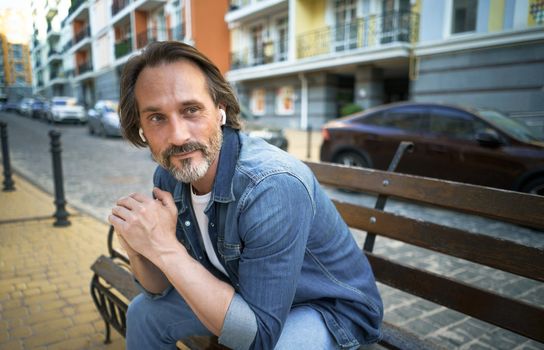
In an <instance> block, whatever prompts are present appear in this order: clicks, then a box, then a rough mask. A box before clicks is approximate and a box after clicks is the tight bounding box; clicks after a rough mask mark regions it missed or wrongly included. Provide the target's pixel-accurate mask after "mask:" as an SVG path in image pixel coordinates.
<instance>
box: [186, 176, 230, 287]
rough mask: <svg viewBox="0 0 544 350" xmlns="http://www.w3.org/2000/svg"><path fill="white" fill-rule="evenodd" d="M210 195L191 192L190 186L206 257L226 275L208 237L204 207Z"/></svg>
mask: <svg viewBox="0 0 544 350" xmlns="http://www.w3.org/2000/svg"><path fill="white" fill-rule="evenodd" d="M211 197H212V193H211V192H209V193H206V194H203V195H202V196H199V195H196V194H195V193H194V192H193V186H191V201H192V202H193V210H194V212H195V216H196V221H197V222H198V227H199V228H200V234H201V235H202V241H203V242H204V249H206V254H207V255H208V259H210V262H211V263H212V265H213V266H215V267H216V268H217V269H218V270H219V271H221V272H222V273H223V274H225V276H228V274H227V271H225V268H224V267H223V265H221V262H219V259H218V258H217V255H216V254H215V250H214V249H213V245H212V240H211V239H210V234H209V232H208V217H207V216H206V214H205V213H204V209H206V206H207V205H208V202H209V201H210V198H211Z"/></svg>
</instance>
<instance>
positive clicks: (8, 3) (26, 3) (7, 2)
mask: <svg viewBox="0 0 544 350" xmlns="http://www.w3.org/2000/svg"><path fill="white" fill-rule="evenodd" d="M9 7H11V8H17V9H19V8H20V9H27V10H28V11H30V0H0V10H3V9H5V8H9Z"/></svg>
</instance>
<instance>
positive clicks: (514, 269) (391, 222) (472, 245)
mask: <svg viewBox="0 0 544 350" xmlns="http://www.w3.org/2000/svg"><path fill="white" fill-rule="evenodd" d="M333 202H334V204H335V205H336V208H337V209H338V211H339V212H340V214H341V215H342V217H343V218H344V220H345V221H346V223H347V224H348V226H350V227H354V228H357V229H360V230H364V231H368V232H372V233H373V234H377V235H380V236H384V237H388V238H391V239H395V240H398V241H402V242H405V243H409V244H413V245H416V246H419V247H422V248H426V249H430V250H433V251H436V252H440V253H444V254H447V255H450V256H455V257H458V258H461V259H466V260H470V261H473V262H476V263H479V264H483V265H487V266H490V267H493V268H496V269H499V270H503V271H507V272H510V273H514V274H517V275H519V276H524V277H527V278H531V279H534V280H537V281H544V250H542V249H538V248H533V247H528V246H524V245H521V244H518V243H515V242H512V241H508V240H504V239H500V238H495V237H491V236H487V235H482V234H476V233H469V232H466V231H461V230H459V229H456V228H452V227H446V226H442V225H438V224H435V223H430V222H423V221H418V220H417V219H411V218H407V217H404V216H400V215H396V214H393V213H389V212H383V211H381V210H376V209H372V208H365V207H361V206H357V205H354V204H349V203H343V202H339V201H333ZM371 217H373V218H374V219H375V223H371V220H370V218H371ZM373 221H374V220H373ZM505 256H507V257H508V259H505Z"/></svg>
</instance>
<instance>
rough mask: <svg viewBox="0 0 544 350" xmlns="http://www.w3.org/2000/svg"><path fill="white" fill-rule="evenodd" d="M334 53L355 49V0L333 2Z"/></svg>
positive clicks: (336, 0)
mask: <svg viewBox="0 0 544 350" xmlns="http://www.w3.org/2000/svg"><path fill="white" fill-rule="evenodd" d="M334 9H335V10H334V12H335V13H334V16H335V21H336V35H335V47H336V51H344V50H349V49H353V48H355V47H357V18H356V17H357V2H356V1H355V0H335V2H334Z"/></svg>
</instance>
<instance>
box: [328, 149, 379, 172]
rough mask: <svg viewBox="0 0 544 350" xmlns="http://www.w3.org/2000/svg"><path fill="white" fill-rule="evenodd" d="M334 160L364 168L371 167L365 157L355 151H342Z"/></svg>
mask: <svg viewBox="0 0 544 350" xmlns="http://www.w3.org/2000/svg"><path fill="white" fill-rule="evenodd" d="M333 162H334V163H338V164H343V165H349V166H355V167H362V168H369V167H370V164H369V163H368V161H367V160H366V159H365V157H363V156H362V155H360V154H359V153H355V152H343V153H340V154H338V155H337V156H335V157H334V159H333Z"/></svg>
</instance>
